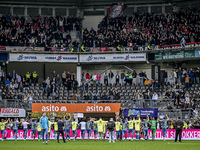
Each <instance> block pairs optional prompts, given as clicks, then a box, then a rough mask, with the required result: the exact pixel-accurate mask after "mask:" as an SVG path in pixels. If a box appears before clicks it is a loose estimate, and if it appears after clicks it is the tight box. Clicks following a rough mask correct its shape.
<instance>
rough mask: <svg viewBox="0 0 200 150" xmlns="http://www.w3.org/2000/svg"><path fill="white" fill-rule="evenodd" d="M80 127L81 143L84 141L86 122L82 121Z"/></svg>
mask: <svg viewBox="0 0 200 150" xmlns="http://www.w3.org/2000/svg"><path fill="white" fill-rule="evenodd" d="M79 124H80V126H81V137H82V141H84V138H85V130H86V122H85V121H84V120H82V121H81V122H80V123H79Z"/></svg>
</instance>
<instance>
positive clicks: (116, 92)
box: [114, 88, 120, 100]
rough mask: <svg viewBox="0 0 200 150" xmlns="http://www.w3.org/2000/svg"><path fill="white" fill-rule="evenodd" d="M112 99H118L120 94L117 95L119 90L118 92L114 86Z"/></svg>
mask: <svg viewBox="0 0 200 150" xmlns="http://www.w3.org/2000/svg"><path fill="white" fill-rule="evenodd" d="M114 99H115V100H119V99H120V95H119V92H118V89H117V88H115V90H114Z"/></svg>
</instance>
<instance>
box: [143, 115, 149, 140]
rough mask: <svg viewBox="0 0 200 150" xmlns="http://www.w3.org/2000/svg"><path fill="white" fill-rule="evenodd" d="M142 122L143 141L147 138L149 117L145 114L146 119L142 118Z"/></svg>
mask: <svg viewBox="0 0 200 150" xmlns="http://www.w3.org/2000/svg"><path fill="white" fill-rule="evenodd" d="M142 123H143V133H144V141H145V140H148V123H149V117H148V116H147V119H144V122H142Z"/></svg>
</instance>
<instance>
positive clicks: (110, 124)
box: [107, 118, 115, 143]
mask: <svg viewBox="0 0 200 150" xmlns="http://www.w3.org/2000/svg"><path fill="white" fill-rule="evenodd" d="M107 128H108V130H109V143H111V140H112V141H113V143H115V139H114V128H115V122H114V121H113V118H110V121H109V122H108V124H107Z"/></svg>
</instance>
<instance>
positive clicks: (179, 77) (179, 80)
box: [177, 68, 182, 83]
mask: <svg viewBox="0 0 200 150" xmlns="http://www.w3.org/2000/svg"><path fill="white" fill-rule="evenodd" d="M177 76H178V82H179V83H180V82H181V76H182V71H181V68H179V69H178V71H177Z"/></svg>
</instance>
